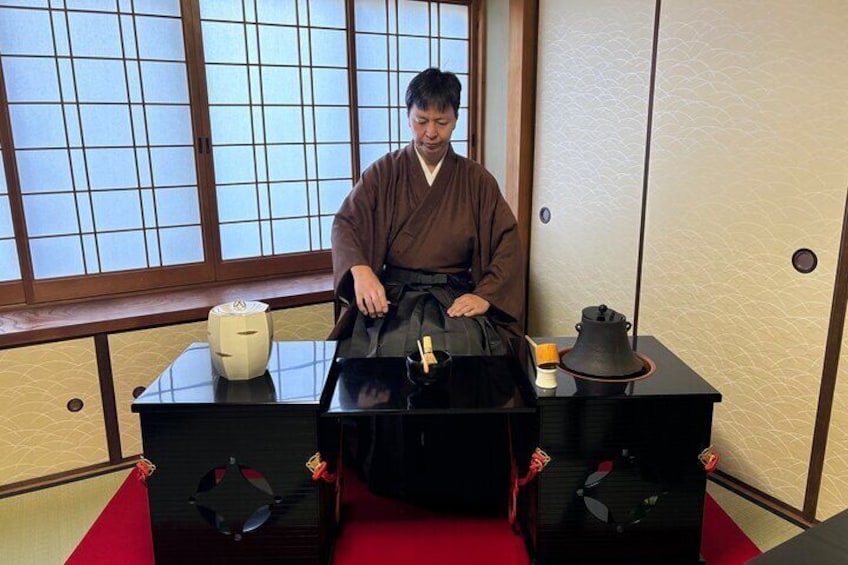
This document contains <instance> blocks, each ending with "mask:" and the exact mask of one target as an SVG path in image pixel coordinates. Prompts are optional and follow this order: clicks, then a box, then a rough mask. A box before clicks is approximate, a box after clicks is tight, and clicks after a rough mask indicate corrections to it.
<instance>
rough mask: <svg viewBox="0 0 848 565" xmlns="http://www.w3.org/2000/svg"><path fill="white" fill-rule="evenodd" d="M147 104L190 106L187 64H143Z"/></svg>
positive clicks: (146, 62) (142, 72)
mask: <svg viewBox="0 0 848 565" xmlns="http://www.w3.org/2000/svg"><path fill="white" fill-rule="evenodd" d="M141 75H142V79H143V81H144V100H145V101H146V102H166V103H171V104H188V85H187V83H186V66H185V63H157V62H151V61H144V62H142V63H141Z"/></svg>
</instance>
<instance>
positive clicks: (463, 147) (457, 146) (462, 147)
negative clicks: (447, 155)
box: [451, 142, 468, 157]
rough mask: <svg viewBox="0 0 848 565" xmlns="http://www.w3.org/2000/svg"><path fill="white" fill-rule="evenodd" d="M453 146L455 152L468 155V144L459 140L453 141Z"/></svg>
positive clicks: (464, 155)
mask: <svg viewBox="0 0 848 565" xmlns="http://www.w3.org/2000/svg"><path fill="white" fill-rule="evenodd" d="M451 147H453V150H454V153H456V154H457V155H462V156H463V157H468V144H467V143H462V142H457V143H451Z"/></svg>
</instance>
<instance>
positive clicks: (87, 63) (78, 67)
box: [63, 59, 146, 102]
mask: <svg viewBox="0 0 848 565" xmlns="http://www.w3.org/2000/svg"><path fill="white" fill-rule="evenodd" d="M74 71H75V74H76V86H77V95H78V97H79V101H80V102H126V101H127V87H126V82H125V79H124V64H123V62H121V61H108V60H100V59H74ZM145 80H146V77H145ZM64 83H65V80H64V79H63V84H64Z"/></svg>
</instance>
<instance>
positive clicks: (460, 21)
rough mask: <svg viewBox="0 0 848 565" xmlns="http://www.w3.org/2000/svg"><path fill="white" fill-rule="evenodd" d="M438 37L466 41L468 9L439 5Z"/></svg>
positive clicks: (458, 6)
mask: <svg viewBox="0 0 848 565" xmlns="http://www.w3.org/2000/svg"><path fill="white" fill-rule="evenodd" d="M439 35H440V36H442V37H456V38H459V39H468V7H467V6H460V5H457V4H439Z"/></svg>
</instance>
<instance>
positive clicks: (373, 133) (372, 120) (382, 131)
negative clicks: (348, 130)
mask: <svg viewBox="0 0 848 565" xmlns="http://www.w3.org/2000/svg"><path fill="white" fill-rule="evenodd" d="M388 139H389V113H388V111H387V110H386V109H384V108H362V109H360V110H359V140H360V141H363V142H369V141H387V140H388Z"/></svg>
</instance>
